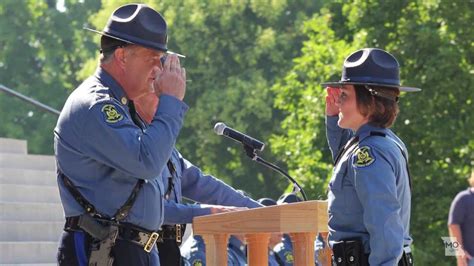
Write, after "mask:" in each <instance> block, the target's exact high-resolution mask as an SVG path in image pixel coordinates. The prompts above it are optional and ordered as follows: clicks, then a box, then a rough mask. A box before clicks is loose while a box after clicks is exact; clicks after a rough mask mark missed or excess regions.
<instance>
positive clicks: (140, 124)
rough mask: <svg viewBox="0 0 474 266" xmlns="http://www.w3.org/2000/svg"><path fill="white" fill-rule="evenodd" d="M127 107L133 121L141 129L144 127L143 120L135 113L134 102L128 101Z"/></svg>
mask: <svg viewBox="0 0 474 266" xmlns="http://www.w3.org/2000/svg"><path fill="white" fill-rule="evenodd" d="M128 108H129V110H130V116H131V117H132V121H133V123H135V125H137V126H138V127H140V128H141V129H144V125H143V122H142V120H141V118H140V116H139V115H138V113H137V110H136V109H135V104H133V101H129V102H128Z"/></svg>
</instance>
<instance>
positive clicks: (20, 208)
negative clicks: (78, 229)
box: [0, 202, 64, 222]
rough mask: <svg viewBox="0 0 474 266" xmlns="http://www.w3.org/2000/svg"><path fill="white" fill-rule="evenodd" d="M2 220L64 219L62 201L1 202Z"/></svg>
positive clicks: (0, 214)
mask: <svg viewBox="0 0 474 266" xmlns="http://www.w3.org/2000/svg"><path fill="white" fill-rule="evenodd" d="M0 211H1V213H0V221H52V222H60V221H64V211H63V207H62V205H61V204H60V203H26V202H20V203H11V202H0Z"/></svg>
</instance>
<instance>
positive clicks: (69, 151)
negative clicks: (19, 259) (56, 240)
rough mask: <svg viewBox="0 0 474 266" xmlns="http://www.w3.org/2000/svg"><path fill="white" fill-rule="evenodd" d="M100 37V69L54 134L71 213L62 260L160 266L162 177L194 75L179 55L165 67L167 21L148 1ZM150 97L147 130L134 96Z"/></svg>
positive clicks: (121, 14) (124, 10)
mask: <svg viewBox="0 0 474 266" xmlns="http://www.w3.org/2000/svg"><path fill="white" fill-rule="evenodd" d="M96 32H97V33H100V34H102V37H101V58H100V66H99V67H98V68H97V70H96V72H95V74H94V75H93V76H91V77H89V78H88V79H87V80H85V81H84V82H83V83H82V84H81V85H80V86H79V87H78V88H77V89H76V90H75V91H74V92H73V93H72V94H71V95H70V96H69V98H68V100H67V101H66V103H65V105H64V108H63V110H62V112H61V115H60V117H59V120H58V123H57V126H56V128H55V130H54V144H55V146H54V147H55V155H56V160H57V170H58V186H59V191H60V196H61V201H62V204H63V207H64V212H65V215H66V225H65V228H64V230H65V232H64V233H63V236H62V240H61V243H60V247H59V250H58V264H59V265H85V264H86V263H89V265H111V264H112V263H113V264H114V265H159V260H158V252H157V249H156V248H155V245H154V244H155V242H156V240H157V238H158V235H157V233H156V231H158V229H159V228H160V225H161V224H162V221H163V218H164V217H163V208H164V206H163V200H162V199H163V195H164V192H165V191H164V188H165V187H164V186H163V182H162V179H161V175H160V174H161V172H162V170H163V169H165V168H166V163H167V161H168V158H169V157H170V156H171V153H172V152H173V148H174V144H175V141H176V138H177V136H178V133H179V130H180V129H181V126H182V123H183V117H184V114H185V113H186V111H187V108H188V107H187V105H186V104H185V103H183V98H184V94H185V88H186V77H185V71H184V69H183V68H181V67H180V63H179V60H178V58H177V56H176V55H170V56H169V57H168V60H167V61H166V63H165V64H164V66H161V63H160V58H161V57H162V56H163V55H164V54H165V53H166V51H167V25H166V22H165V20H164V19H163V17H162V16H161V15H160V14H159V13H158V12H156V11H155V10H153V9H152V8H150V7H148V6H146V5H142V4H129V5H124V6H121V7H119V8H118V9H117V10H115V11H114V12H113V14H112V15H111V17H110V18H109V20H108V23H107V25H106V26H105V28H104V30H103V31H102V32H99V31H96ZM158 74H159V79H158V78H156V77H157V76H158ZM150 92H153V93H154V94H155V95H156V97H158V98H159V100H160V104H159V107H158V108H157V109H156V112H155V113H154V114H153V118H152V119H151V121H150V125H149V126H148V127H147V128H146V130H145V128H144V125H143V124H142V123H141V122H140V121H139V120H137V119H136V113H135V107H134V104H133V100H135V99H137V98H138V97H140V96H142V95H144V94H147V93H150Z"/></svg>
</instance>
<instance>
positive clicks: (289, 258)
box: [284, 251, 294, 263]
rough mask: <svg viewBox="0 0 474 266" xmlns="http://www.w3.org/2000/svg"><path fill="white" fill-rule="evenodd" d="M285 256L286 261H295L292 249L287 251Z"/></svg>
mask: <svg viewBox="0 0 474 266" xmlns="http://www.w3.org/2000/svg"><path fill="white" fill-rule="evenodd" d="M284 256H285V262H286V263H293V261H294V259H293V253H292V252H291V251H287V252H285V255H284Z"/></svg>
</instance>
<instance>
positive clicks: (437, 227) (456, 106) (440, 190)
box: [272, 1, 474, 265]
mask: <svg viewBox="0 0 474 266" xmlns="http://www.w3.org/2000/svg"><path fill="white" fill-rule="evenodd" d="M473 5H474V3H473V2H472V1H454V2H452V1H349V2H347V1H333V2H331V3H328V5H327V6H326V7H327V9H323V11H322V12H321V14H322V16H326V17H327V19H325V20H324V19H321V18H320V17H317V18H316V19H313V20H312V22H308V25H309V26H308V27H309V28H310V29H311V30H309V31H307V35H308V39H309V41H308V42H307V43H305V45H304V48H303V54H302V55H301V56H300V57H299V58H297V59H295V62H296V64H295V67H294V69H293V71H290V72H289V74H288V75H287V76H286V77H285V78H284V79H282V80H281V81H280V82H279V83H278V84H277V85H276V86H275V87H274V89H275V91H276V93H277V101H276V105H277V107H278V108H280V109H282V110H284V111H286V112H287V117H286V118H285V120H284V122H283V123H282V127H283V128H284V129H285V134H282V135H277V136H275V137H274V138H273V142H272V145H273V146H274V147H275V146H276V147H280V146H281V149H282V150H288V149H291V147H294V145H295V144H294V143H291V141H293V142H296V146H298V147H297V148H295V149H294V153H295V154H298V156H300V157H301V158H303V159H301V160H296V161H297V162H298V163H297V164H291V165H290V168H291V170H292V171H294V172H301V173H304V175H306V176H310V175H311V174H313V175H315V174H314V173H318V171H319V172H320V173H321V174H316V177H317V178H316V179H313V178H309V179H308V180H307V181H306V182H305V185H307V186H312V185H314V184H316V185H317V186H316V187H317V189H319V190H320V191H322V190H323V189H324V188H323V187H322V186H320V185H321V184H323V183H324V173H327V172H325V171H324V169H325V168H324V166H325V163H326V165H327V164H329V163H330V158H329V156H324V155H325V152H324V151H327V148H326V146H327V145H326V143H325V140H324V126H323V125H324V124H323V121H324V120H323V117H324V112H323V111H324V109H323V106H324V103H323V102H324V96H325V94H324V91H323V89H322V88H320V87H318V85H317V84H319V83H320V82H321V81H322V80H329V77H330V76H331V75H333V76H332V78H331V79H338V75H340V66H341V65H342V58H343V57H345V56H347V55H348V54H349V51H354V50H356V49H360V48H362V47H380V48H383V49H386V50H388V51H390V52H391V53H393V54H394V55H395V56H396V57H397V58H398V59H399V61H400V64H401V77H402V83H404V84H410V85H413V86H419V87H421V88H423V89H424V90H423V91H422V92H421V93H414V94H410V95H402V99H401V102H400V106H401V108H400V109H401V113H400V115H399V117H398V122H397V123H396V126H395V128H394V130H395V131H396V132H397V133H398V134H399V135H400V136H401V138H402V139H404V141H405V143H406V144H407V146H408V148H409V151H410V168H411V169H412V177H413V183H414V184H413V198H412V205H413V208H412V221H411V232H412V234H413V236H414V240H415V242H414V251H415V260H416V263H417V264H420V265H429V264H432V265H448V264H451V263H452V262H453V261H450V260H449V258H447V257H445V255H444V245H443V242H442V241H441V237H442V236H447V235H448V233H447V230H446V220H447V213H448V209H449V205H450V202H451V200H452V198H453V197H454V195H455V194H456V193H457V192H458V191H460V190H462V189H463V188H465V187H466V183H465V178H466V177H467V176H468V174H469V172H470V171H471V170H470V169H472V167H473V166H474V157H473V155H474V152H473V148H474V146H473V144H474V141H473V134H472V132H473V127H474V126H473V123H472V122H473V121H472V117H473V115H472V112H469V110H472V99H473V98H474V97H473V96H474V95H473V94H474V91H473V90H472V88H470V85H471V84H473V79H474V75H473V73H474V71H473V67H472V65H473V64H472V63H473V62H472V61H473V60H474V57H473V52H474V49H473V47H474V45H473V41H472V40H474V33H473V29H472V27H470V26H469V25H471V24H472V22H473V11H472V10H474V6H473ZM311 25H313V28H311V27H312V26H311ZM327 29H328V30H327ZM334 36H337V37H335V38H334ZM324 42H325V44H324V45H319V44H322V43H324ZM345 45H348V46H345ZM311 47H316V49H315V50H312V49H311ZM315 54H317V55H316V56H319V57H320V58H318V59H316V60H314V61H312V58H314V56H315ZM322 54H324V55H322ZM333 66H336V68H334V67H333ZM298 141H299V142H298ZM319 151H323V152H322V155H321V154H320V152H319ZM326 154H327V152H326ZM291 155H293V154H291ZM305 159H306V160H305ZM313 159H314V161H313V162H314V163H313V164H311V162H312V161H311V160H313ZM308 165H309V166H311V165H312V166H313V169H308Z"/></svg>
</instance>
